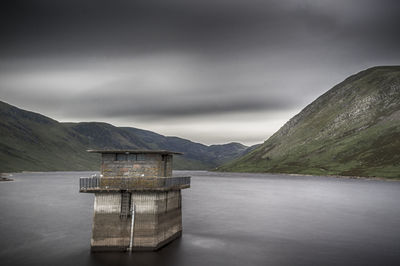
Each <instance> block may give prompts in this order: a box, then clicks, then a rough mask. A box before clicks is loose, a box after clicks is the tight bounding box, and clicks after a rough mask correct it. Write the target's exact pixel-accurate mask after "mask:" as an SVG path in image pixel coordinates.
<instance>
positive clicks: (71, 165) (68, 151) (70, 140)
mask: <svg viewBox="0 0 400 266" xmlns="http://www.w3.org/2000/svg"><path fill="white" fill-rule="evenodd" d="M86 143H87V142H86V140H85V138H83V137H82V136H81V135H79V134H77V133H76V132H74V131H73V130H69V129H67V128H65V127H64V126H63V125H62V124H60V123H58V122H57V121H55V120H52V119H50V118H48V117H45V116H42V115H40V114H37V113H33V112H28V111H24V110H21V109H18V108H16V107H14V106H11V105H9V104H6V103H3V102H0V171H1V172H10V171H21V170H25V171H41V170H48V171H54V170H85V169H95V168H96V167H97V168H98V163H97V165H96V161H97V160H96V158H98V156H96V155H93V154H88V153H87V152H85V150H86V148H87V146H86V145H85V144H86Z"/></svg>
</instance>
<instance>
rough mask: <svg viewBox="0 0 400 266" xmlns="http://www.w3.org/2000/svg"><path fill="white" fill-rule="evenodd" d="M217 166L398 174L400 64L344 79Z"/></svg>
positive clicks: (238, 169) (318, 173)
mask: <svg viewBox="0 0 400 266" xmlns="http://www.w3.org/2000/svg"><path fill="white" fill-rule="evenodd" d="M218 170H220V171H236V172H271V173H297V174H314V175H344V176H366V177H375V176H376V177H387V178H400V67H399V66H388V67H374V68H370V69H367V70H365V71H362V72H360V73H358V74H356V75H353V76H351V77H349V78H347V79H346V80H345V81H343V82H342V83H340V84H338V85H336V86H335V87H333V88H332V89H331V90H329V91H328V92H326V93H325V94H323V95H322V96H320V97H319V98H318V99H316V100H315V101H314V102H313V103H311V104H310V105H308V106H307V107H306V108H304V109H303V110H302V111H301V112H300V113H299V114H297V115H296V116H294V117H293V118H292V119H290V120H289V121H288V122H287V123H286V124H285V125H284V126H283V127H282V128H281V129H279V130H278V131H277V132H276V133H275V134H274V135H273V136H271V137H270V138H269V139H268V140H267V141H265V142H264V143H263V144H262V145H261V146H260V147H258V148H257V149H255V150H254V151H253V152H250V153H249V154H247V155H245V156H243V157H241V158H239V159H237V160H234V161H231V162H229V163H227V164H225V165H223V166H221V167H219V168H218Z"/></svg>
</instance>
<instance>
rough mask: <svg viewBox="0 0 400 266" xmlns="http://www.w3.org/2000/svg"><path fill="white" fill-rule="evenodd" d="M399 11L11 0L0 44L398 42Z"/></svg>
mask: <svg viewBox="0 0 400 266" xmlns="http://www.w3.org/2000/svg"><path fill="white" fill-rule="evenodd" d="M398 11H399V4H398V1H389V0H386V1H385V0H384V1H366V0H358V1H294V0H293V1H257V0H247V1H238V0H236V1H197V0H196V1H190V0H185V1H175V0H172V1H152V0H143V1H121V0H118V1H43V0H42V1H32V0H29V1H18V0H16V1H9V2H8V4H7V5H6V6H5V7H4V8H2V14H1V25H2V26H1V27H2V36H3V38H2V39H3V41H2V44H1V46H2V48H3V49H2V51H3V52H2V54H3V56H4V55H5V53H7V54H8V55H16V54H21V53H22V54H23V55H25V56H26V55H37V54H40V55H57V56H65V55H69V54H72V55H76V54H78V55H81V54H86V55H88V54H89V55H97V53H103V54H106V55H125V54H135V53H142V52H149V53H150V52H159V51H168V50H173V51H188V52H198V53H202V54H208V53H212V54H215V53H226V52H240V51H243V50H247V49H252V48H257V49H265V48H271V47H272V48H273V47H275V48H285V47H287V48H295V46H296V45H313V43H314V44H316V45H318V44H321V43H319V42H321V41H323V40H321V38H322V39H323V38H324V37H325V36H327V35H328V36H332V35H333V36H335V35H339V36H342V37H348V38H350V39H349V40H350V41H351V42H357V41H361V42H366V41H368V42H369V44H368V45H372V46H374V45H378V44H379V45H380V44H388V43H392V44H399V38H400V37H399V34H397V30H398V28H397V25H396V23H395V22H398V19H397V17H398ZM375 37H376V38H375ZM382 37H385V38H383V39H382Z"/></svg>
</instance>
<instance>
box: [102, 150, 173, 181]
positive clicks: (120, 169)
mask: <svg viewBox="0 0 400 266" xmlns="http://www.w3.org/2000/svg"><path fill="white" fill-rule="evenodd" d="M101 174H102V175H103V176H104V177H108V178H113V177H119V178H121V177H124V178H129V177H169V176H172V155H161V154H115V153H103V154H102V164H101Z"/></svg>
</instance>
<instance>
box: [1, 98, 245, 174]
mask: <svg viewBox="0 0 400 266" xmlns="http://www.w3.org/2000/svg"><path fill="white" fill-rule="evenodd" d="M87 149H154V150H159V149H162V150H173V151H180V152H183V153H184V155H183V156H176V157H175V158H174V168H175V169H197V170H201V169H211V168H215V167H216V166H218V165H219V164H222V163H224V162H227V161H229V160H232V159H234V158H237V157H239V156H241V155H243V154H245V153H246V151H247V147H246V146H244V145H242V144H239V143H229V144H224V145H211V146H206V145H203V144H200V143H195V142H192V141H190V140H186V139H182V138H178V137H167V136H163V135H160V134H157V133H154V132H151V131H147V130H142V129H137V128H130V127H115V126H113V125H110V124H107V123H100V122H83V123H60V122H58V121H56V120H53V119H51V118H48V117H46V116H43V115H41V114H37V113H34V112H29V111H25V110H22V109H19V108H17V107H15V106H12V105H9V104H7V103H5V102H1V101H0V172H14V171H56V170H59V171H65V170H97V169H98V168H99V155H98V154H90V153H87V152H86V150H87Z"/></svg>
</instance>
